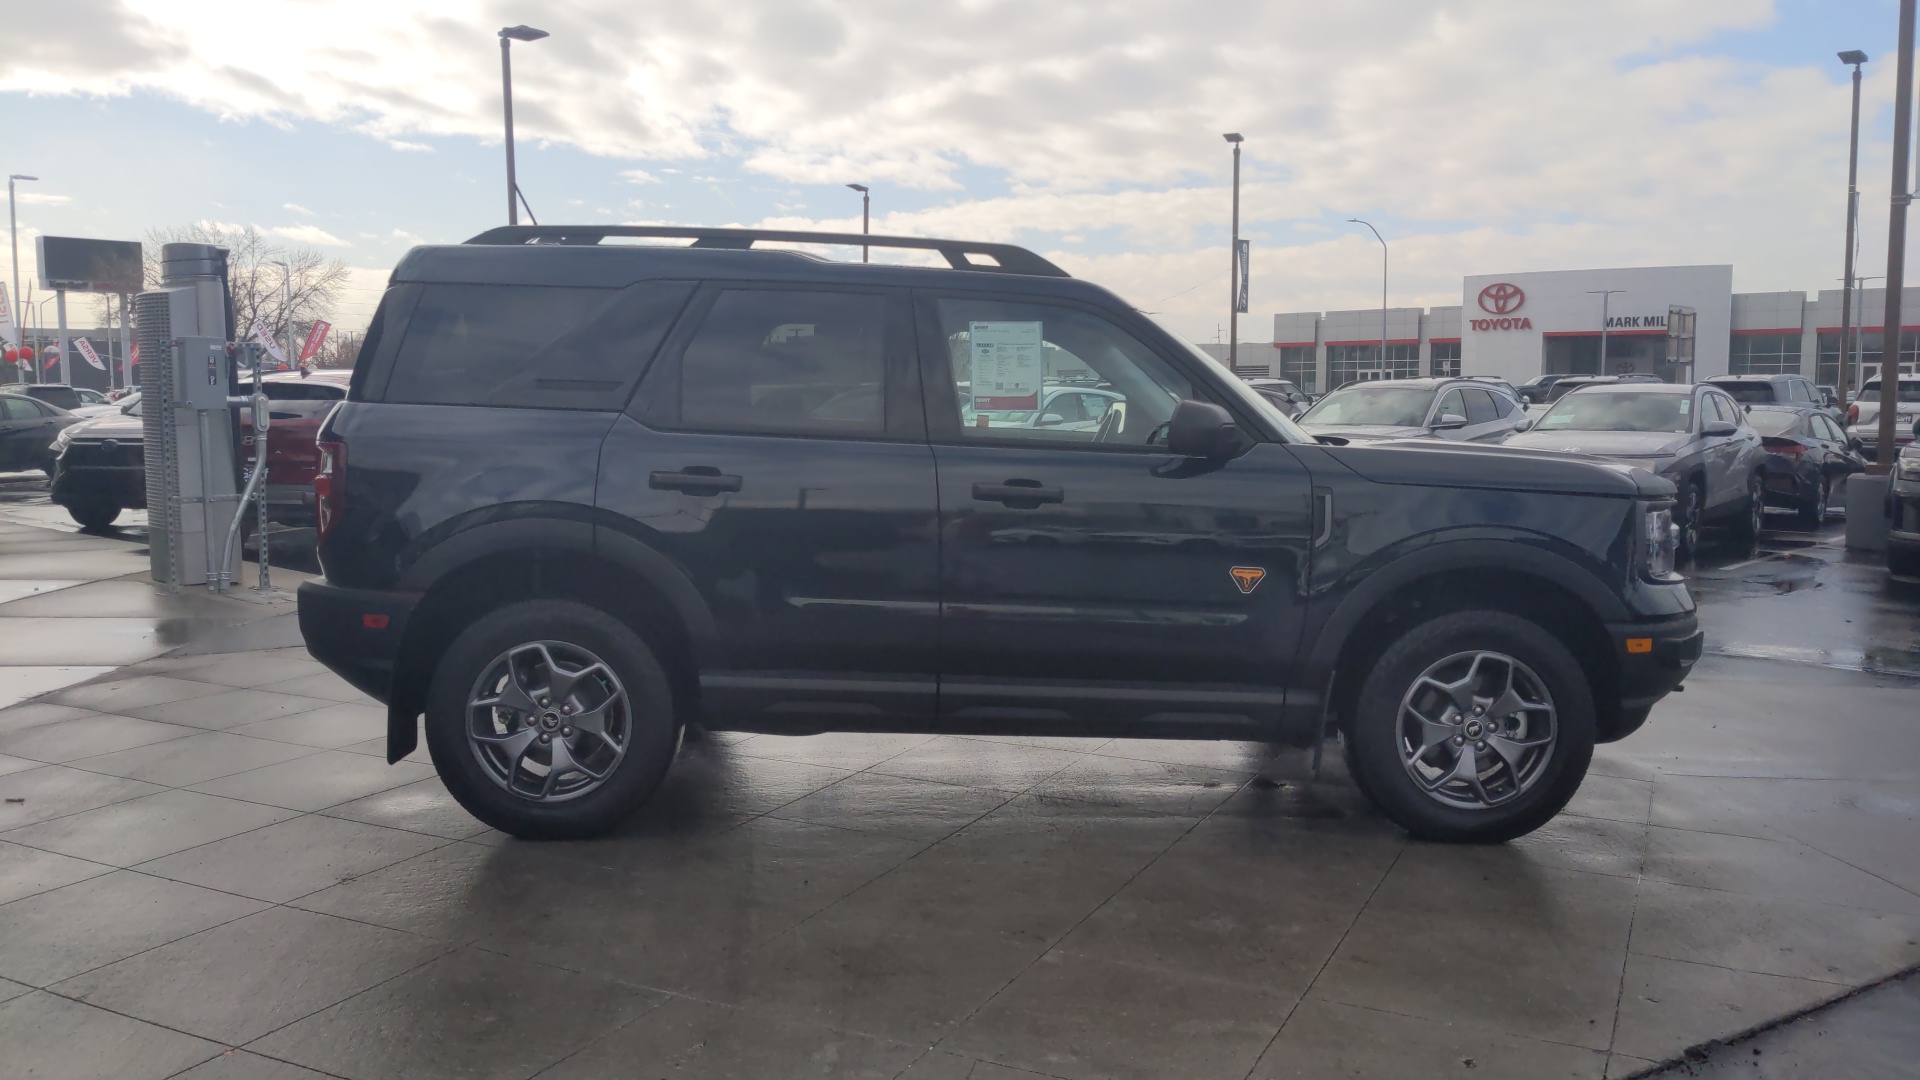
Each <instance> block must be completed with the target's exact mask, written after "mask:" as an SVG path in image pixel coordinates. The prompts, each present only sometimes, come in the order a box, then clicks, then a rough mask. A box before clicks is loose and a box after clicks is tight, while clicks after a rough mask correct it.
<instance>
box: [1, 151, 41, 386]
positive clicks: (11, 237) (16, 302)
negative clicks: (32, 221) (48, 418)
mask: <svg viewBox="0 0 1920 1080" xmlns="http://www.w3.org/2000/svg"><path fill="white" fill-rule="evenodd" d="M38 179H40V178H39V177H37V176H28V175H27V174H25V173H9V174H8V175H7V246H8V247H9V248H10V249H11V250H12V252H13V295H12V296H10V297H8V298H7V300H8V302H9V303H10V304H12V305H13V310H14V311H15V312H16V314H15V315H13V332H14V336H15V337H19V338H20V343H21V344H23V345H24V344H26V338H25V337H24V336H22V333H21V330H20V316H19V315H18V314H17V312H18V311H19V310H20V220H19V219H18V218H17V217H15V216H14V212H13V184H14V181H16V180H38ZM34 366H35V365H33V364H28V365H27V367H28V368H29V369H32V368H33V367H34ZM29 381H31V382H39V381H40V380H39V379H37V378H36V379H32V380H29Z"/></svg>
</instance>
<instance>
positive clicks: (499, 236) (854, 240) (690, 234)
mask: <svg viewBox="0 0 1920 1080" xmlns="http://www.w3.org/2000/svg"><path fill="white" fill-rule="evenodd" d="M609 236H647V237H663V238H668V239H691V240H692V241H693V244H692V246H693V247H697V248H730V249H733V250H746V249H748V248H751V247H753V245H754V244H755V243H756V242H757V241H761V240H769V241H775V242H780V243H802V244H839V245H844V246H847V247H884V248H914V249H919V250H924V251H937V252H939V253H940V254H941V255H942V256H944V257H945V258H946V260H947V265H949V266H951V267H953V268H954V269H955V270H980V271H985V272H987V273H995V274H1026V275H1029V276H1033V277H1072V276H1073V275H1071V274H1069V273H1067V272H1066V271H1065V270H1062V269H1060V268H1059V267H1058V266H1055V265H1053V264H1052V263H1050V262H1048V261H1047V260H1046V259H1043V258H1041V257H1040V256H1038V255H1035V254H1034V253H1033V252H1031V251H1028V250H1027V249H1026V248H1023V247H1017V246H1015V245H1013V244H982V243H977V242H975V241H972V240H933V239H926V238H923V237H918V236H869V235H867V234H865V233H831V232H806V231H802V230H789V229H705V228H683V227H680V226H675V225H502V226H500V227H499V228H495V229H488V230H487V231H486V232H483V233H481V234H480V235H479V236H476V237H474V238H473V239H471V240H468V241H467V243H469V244H571V245H580V246H586V247H591V246H593V245H596V244H598V243H600V241H602V240H604V239H606V238H607V237H609ZM975 255H982V256H985V257H986V258H987V259H988V260H990V261H987V262H975V261H973V259H972V258H970V256H975Z"/></svg>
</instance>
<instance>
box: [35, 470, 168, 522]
mask: <svg viewBox="0 0 1920 1080" xmlns="http://www.w3.org/2000/svg"><path fill="white" fill-rule="evenodd" d="M47 495H48V498H50V499H52V500H53V502H54V503H56V504H58V505H60V506H72V505H74V504H76V503H85V502H110V503H112V504H113V505H115V506H118V507H121V508H122V509H127V510H144V509H146V505H147V470H146V468H145V467H144V466H140V465H79V466H72V465H67V464H66V463H65V462H64V461H60V462H55V464H54V467H53V484H52V486H51V487H50V489H49V490H48V493H47Z"/></svg>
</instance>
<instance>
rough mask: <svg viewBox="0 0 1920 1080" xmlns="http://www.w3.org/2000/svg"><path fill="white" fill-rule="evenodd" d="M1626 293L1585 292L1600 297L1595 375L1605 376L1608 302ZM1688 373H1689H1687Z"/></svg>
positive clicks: (1603, 290)
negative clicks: (1598, 340) (1598, 352)
mask: <svg viewBox="0 0 1920 1080" xmlns="http://www.w3.org/2000/svg"><path fill="white" fill-rule="evenodd" d="M1626 291H1627V290H1625V289H1588V290H1587V295H1588V296H1596V295H1597V296H1599V297H1600V370H1599V371H1596V372H1594V374H1595V375H1605V374H1606V373H1607V321H1608V317H1609V316H1610V315H1611V314H1612V312H1613V309H1612V307H1611V306H1610V301H1612V300H1613V294H1615V293H1623V292H1626ZM1689 373H1691V371H1689Z"/></svg>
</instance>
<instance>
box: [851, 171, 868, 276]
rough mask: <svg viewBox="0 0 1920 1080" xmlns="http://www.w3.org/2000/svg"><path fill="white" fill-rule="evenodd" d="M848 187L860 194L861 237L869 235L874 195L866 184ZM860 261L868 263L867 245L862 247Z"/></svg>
mask: <svg viewBox="0 0 1920 1080" xmlns="http://www.w3.org/2000/svg"><path fill="white" fill-rule="evenodd" d="M847 186H848V187H850V188H852V189H853V190H855V191H857V192H859V193H860V235H861V236H865V235H867V216H868V212H869V211H870V210H872V208H873V195H872V193H871V192H869V191H868V190H867V185H865V184H848V185H847ZM860 261H861V262H866V261H867V245H865V244H861V245H860Z"/></svg>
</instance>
